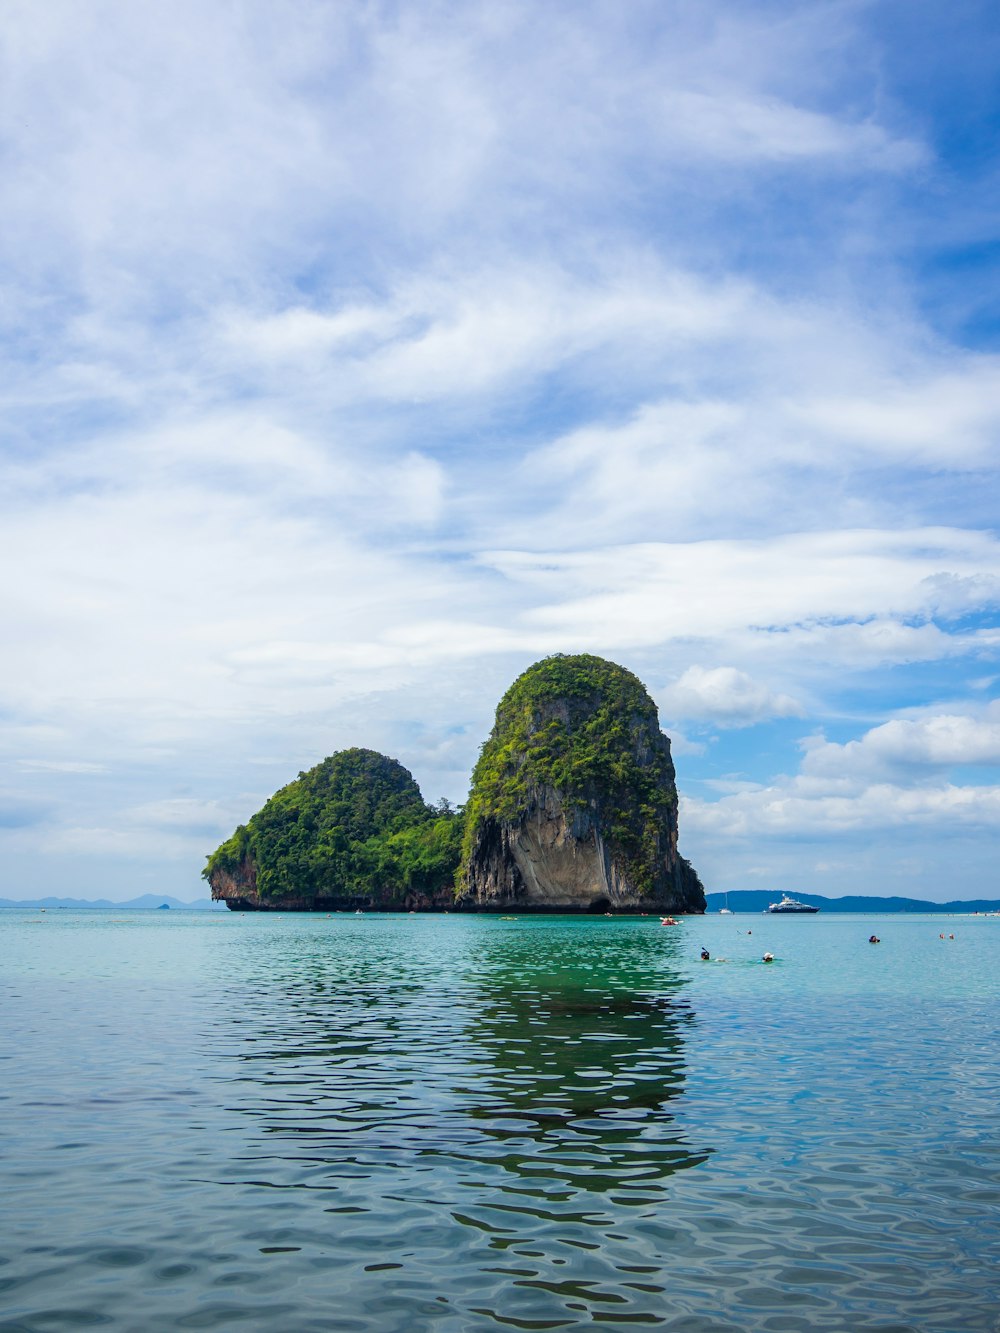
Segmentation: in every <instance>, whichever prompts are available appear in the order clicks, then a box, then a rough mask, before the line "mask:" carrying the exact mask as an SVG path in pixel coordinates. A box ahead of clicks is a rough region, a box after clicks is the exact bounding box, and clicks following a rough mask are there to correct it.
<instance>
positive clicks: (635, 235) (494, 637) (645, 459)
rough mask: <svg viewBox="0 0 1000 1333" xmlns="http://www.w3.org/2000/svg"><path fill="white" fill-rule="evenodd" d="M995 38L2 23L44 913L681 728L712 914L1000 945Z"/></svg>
mask: <svg viewBox="0 0 1000 1333" xmlns="http://www.w3.org/2000/svg"><path fill="white" fill-rule="evenodd" d="M997 68H1000V12H998V11H997V8H996V6H995V4H994V3H993V0H949V2H948V3H947V4H946V3H944V0H870V2H867V3H866V2H865V0H811V2H810V3H790V2H789V0H732V2H731V3H730V0H629V3H627V4H622V3H621V0H611V2H609V3H594V2H591V0H574V2H573V3H560V0H553V2H552V3H547V4H545V5H538V4H537V3H521V0H488V3H486V2H477V0H463V2H462V3H444V2H441V3H439V2H438V0H420V3H416V2H415V0H413V2H409V3H407V2H403V3H377V2H372V3H366V2H365V0H357V2H356V3H350V2H348V3H339V2H333V0H297V2H296V3H294V4H290V5H275V4H273V3H270V0H227V2H226V3H220V4H215V5H205V4H203V3H201V0H171V3H170V4H166V3H158V2H157V0H154V2H153V3H150V4H144V5H135V4H133V3H131V2H130V0H90V2H89V3H88V4H86V5H81V4H79V3H76V0H46V3H45V4H44V5H39V4H37V3H36V0H6V3H5V5H4V22H3V25H2V29H0V108H2V113H0V194H2V217H3V225H2V226H0V358H2V379H0V393H2V396H3V411H2V423H3V435H2V446H0V449H2V452H0V471H2V485H0V506H2V510H0V544H2V549H3V559H4V565H5V568H6V574H5V577H4V578H3V580H2V581H0V599H2V607H0V618H2V627H3V633H2V636H0V640H2V647H0V653H2V656H0V721H2V732H0V897H7V898H14V899H26V898H34V897H38V896H42V895H44V894H62V895H67V896H75V897H107V898H111V899H113V900H118V901H122V900H125V899H128V898H130V897H133V896H136V895H138V894H140V893H147V892H154V893H163V894H172V895H175V896H176V897H179V898H181V899H184V900H190V899H194V898H198V897H202V896H204V894H205V893H206V892H207V889H206V886H205V885H204V883H203V881H202V880H201V879H200V873H201V869H202V867H203V865H204V861H205V857H206V855H207V854H208V853H209V852H210V851H211V850H212V849H213V848H214V847H215V846H216V845H217V844H218V842H220V841H221V840H222V839H223V838H224V837H226V836H228V834H229V833H230V832H231V831H232V829H233V828H234V827H235V825H236V824H237V823H239V822H244V821H245V820H246V819H247V818H248V817H249V816H250V815H251V814H252V813H253V812H254V811H255V810H256V809H258V808H259V807H260V806H261V805H262V804H263V802H264V800H265V799H266V798H267V797H268V796H269V795H270V794H271V793H272V792H273V791H275V790H276V789H277V788H278V787H280V786H282V785H284V784H285V783H286V782H288V781H290V780H291V779H293V778H294V777H295V776H296V775H297V774H298V773H299V772H300V771H301V770H304V769H307V768H309V767H311V766H312V765H313V764H314V763H316V762H318V761H319V760H320V759H321V758H323V757H324V756H326V755H328V754H331V753H333V752H334V751H336V750H340V749H344V748H346V747H348V746H354V745H364V746H368V747H370V748H372V749H376V750H380V751H382V752H384V753H386V754H389V755H392V756H393V757H395V758H397V759H398V760H399V761H400V762H401V763H403V764H404V765H405V766H406V767H407V768H408V769H410V770H411V772H412V773H413V775H414V777H415V778H416V779H417V781H418V782H419V784H420V787H421V790H422V791H423V793H424V796H425V798H426V799H427V800H429V801H436V800H437V799H438V798H439V797H441V796H446V797H448V798H449V799H450V800H452V801H455V802H461V801H462V800H463V799H464V797H465V795H466V793H467V790H468V783H469V776H470V773H471V769H472V766H473V764H474V762H475V759H476V756H477V754H478V750H479V746H480V744H481V743H482V741H483V740H484V739H485V737H486V735H487V734H488V732H489V729H490V726H491V725H492V720H493V712H494V709H495V707H496V704H497V701H498V700H499V698H500V696H501V695H502V694H503V692H504V690H505V689H506V688H507V686H508V685H509V684H510V682H511V681H512V680H513V679H514V678H515V677H516V676H517V675H518V674H519V673H520V672H521V671H523V670H524V669H525V668H526V667H527V666H529V665H530V664H531V663H532V662H534V661H536V660H537V659H538V658H540V657H543V656H545V655H546V654H549V653H553V652H589V653H597V654H600V655H602V656H604V657H608V658H611V659H612V660H614V661H616V662H619V663H621V664H622V665H624V666H626V667H628V668H629V669H631V670H632V671H634V672H635V673H636V674H637V675H638V676H639V677H640V679H641V680H642V681H643V682H644V683H645V685H646V686H647V688H648V689H649V691H650V693H651V695H652V696H653V698H654V699H655V700H656V703H657V705H658V707H659V710H660V717H661V723H662V726H663V728H664V730H665V731H666V732H667V734H668V735H669V736H670V737H671V740H672V744H673V754H674V760H675V764H676V767H677V774H678V788H679V792H680V803H681V808H680V845H681V850H682V852H683V853H684V854H685V855H686V856H688V857H689V858H690V859H691V861H692V862H693V863H694V865H695V867H696V868H697V870H698V871H699V872H700V874H701V876H702V878H703V880H704V882H705V885H706V888H707V889H708V890H709V891H716V892H719V891H730V890H738V889H746V888H753V889H760V888H765V889H771V890H774V891H776V892H777V891H779V890H781V891H791V892H795V891H801V892H809V893H818V894H824V895H827V896H830V897H837V896H840V895H842V894H848V893H864V894H903V895H906V896H910V897H918V898H925V899H929V900H937V901H945V900H948V899H954V898H972V897H982V896H989V897H995V896H1000V883H998V874H997V864H998V838H997V830H998V825H1000V690H998V681H1000V666H998V657H1000V619H998V614H997V611H998V601H1000V540H998V533H997V525H998V497H1000V487H998V484H997V482H998V477H997V472H998V466H1000V454H998V441H1000V225H998V218H1000V164H998V156H997V144H998V142H1000V89H998V86H997V83H996V77H995V73H996V70H997Z"/></svg>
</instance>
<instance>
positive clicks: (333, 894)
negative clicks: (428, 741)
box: [202, 749, 463, 901]
mask: <svg viewBox="0 0 1000 1333" xmlns="http://www.w3.org/2000/svg"><path fill="white" fill-rule="evenodd" d="M462 823H463V821H462V817H461V813H460V812H455V811H452V810H451V809H450V808H449V807H448V806H447V803H446V802H445V803H442V804H441V805H440V806H439V807H436V808H435V807H432V806H428V805H427V804H425V802H424V800H423V797H422V796H421V794H420V788H419V787H418V786H417V784H416V782H414V780H413V777H412V776H411V774H410V773H409V772H407V770H406V769H405V768H403V766H402V765H401V764H399V763H397V762H396V760H394V759H388V758H386V756H385V755H381V754H376V753H375V752H374V751H373V750H364V749H352V750H342V751H340V752H339V753H338V754H335V755H332V756H331V757H330V758H329V759H324V760H323V762H322V763H321V764H317V765H316V767H315V768H312V769H310V770H309V771H308V772H307V773H300V774H299V776H298V778H297V779H296V780H295V781H294V782H290V783H289V784H288V786H286V787H282V788H281V790H280V791H278V792H276V793H275V795H274V796H272V797H271V799H270V800H269V801H268V802H267V803H266V804H265V805H264V807H263V808H262V809H261V810H259V811H258V812H257V814H255V815H254V816H253V817H252V818H251V819H250V821H249V822H248V823H247V824H245V825H244V824H241V825H240V826H239V828H237V830H236V832H235V833H234V834H233V835H232V837H230V838H229V839H227V841H226V842H224V843H223V844H222V846H221V847H218V848H217V849H216V850H215V851H214V852H213V853H212V855H211V856H210V857H209V858H208V864H207V865H206V867H205V869H204V871H203V872H202V873H203V875H204V877H205V878H206V879H207V880H209V881H210V883H212V885H213V888H214V887H215V884H216V882H217V881H218V880H221V879H222V878H223V877H226V876H229V877H232V878H233V879H235V880H237V881H239V882H243V883H253V884H255V890H254V891H255V893H256V896H257V897H259V898H260V899H261V900H271V901H274V900H280V899H282V898H286V897H288V898H294V899H296V900H300V901H301V900H305V901H315V900H317V899H325V900H330V899H345V898H350V899H354V898H359V897H365V896H373V897H377V898H378V899H379V900H380V901H385V900H386V899H388V900H392V899H398V900H400V901H401V900H402V899H403V898H404V897H405V896H406V895H407V894H416V895H425V894H433V893H436V892H437V893H439V892H440V891H441V890H442V889H444V888H447V889H450V888H451V886H452V884H453V882H454V876H455V870H456V867H457V865H458V859H459V852H460V846H461V837H462Z"/></svg>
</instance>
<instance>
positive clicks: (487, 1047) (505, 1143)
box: [465, 923, 708, 1212]
mask: <svg viewBox="0 0 1000 1333" xmlns="http://www.w3.org/2000/svg"><path fill="white" fill-rule="evenodd" d="M519 925H520V923H513V924H512V925H511V926H510V927H509V928H507V929H506V930H503V929H502V928H501V931H500V932H498V934H497V935H496V936H495V937H494V938H493V939H491V940H489V941H488V942H486V943H485V945H484V948H483V950H482V952H481V955H480V957H479V959H478V960H477V969H476V970H477V976H476V981H477V986H478V988H479V991H480V996H481V999H480V1002H479V1004H477V1005H475V1006H474V1012H475V1015H476V1016H475V1019H474V1020H473V1022H471V1023H470V1024H469V1025H468V1026H467V1028H466V1031H465V1037H466V1040H467V1043H468V1048H469V1054H470V1056H472V1058H473V1060H474V1062H475V1064H476V1066H477V1072H478V1077H477V1079H476V1081H475V1084H474V1086H473V1087H472V1088H470V1089H469V1092H470V1093H472V1094H473V1097H474V1101H475V1104H474V1105H472V1106H470V1107H469V1108H468V1109H469V1114H470V1115H471V1116H472V1117H473V1118H474V1120H475V1122H476V1123H477V1124H478V1126H479V1129H480V1130H481V1132H482V1136H483V1140H482V1141H481V1142H480V1143H479V1145H478V1149H477V1154H476V1155H477V1157H479V1158H480V1159H482V1158H484V1157H488V1158H489V1160H491V1161H492V1162H493V1163H494V1164H495V1165H498V1166H501V1167H502V1168H503V1171H504V1172H505V1173H506V1174H507V1175H508V1176H512V1177H516V1183H515V1182H508V1183H506V1184H504V1185H502V1186H501V1188H502V1189H503V1191H504V1192H505V1193H510V1194H518V1195H522V1196H524V1195H528V1196H532V1197H533V1198H535V1199H536V1200H537V1202H538V1203H539V1204H542V1205H543V1206H544V1201H548V1203H549V1204H551V1205H555V1206H556V1207H557V1210H558V1211H560V1212H561V1211H562V1208H563V1207H565V1205H566V1204H567V1203H568V1202H570V1201H571V1199H572V1198H573V1196H575V1195H576V1194H577V1192H578V1191H586V1192H587V1193H588V1194H590V1195H593V1194H594V1193H595V1192H596V1193H602V1194H605V1195H607V1196H609V1201H610V1202H613V1203H614V1204H616V1205H619V1206H621V1205H626V1206H627V1205H629V1204H634V1205H649V1204H651V1203H653V1202H655V1201H656V1200H657V1199H659V1198H661V1197H663V1183H664V1181H665V1180H666V1178H667V1177H669V1176H670V1175H672V1174H673V1173H674V1172H676V1171H679V1170H682V1169H684V1168H685V1167H690V1166H696V1165H698V1164H699V1163H701V1162H703V1161H705V1159H706V1158H707V1156H708V1150H705V1149H702V1150H696V1149H694V1148H692V1147H691V1146H690V1145H689V1144H688V1143H687V1141H686V1137H685V1133H684V1132H683V1130H682V1129H680V1128H679V1127H678V1125H677V1124H676V1122H675V1120H674V1118H673V1116H672V1115H671V1112H670V1109H669V1107H670V1102H671V1100H672V1099H674V1098H676V1097H678V1096H679V1095H680V1094H681V1092H682V1090H683V1083H684V1063H683V1034H684V1029H685V1027H687V1026H689V1025H690V1023H691V1022H692V1021H693V1016H692V1014H691V1011H690V1010H689V1009H688V1007H687V1006H686V1004H685V1003H684V1002H683V1001H682V1000H681V999H680V998H679V994H680V989H681V985H682V983H681V981H680V979H679V977H678V975H677V972H676V970H675V969H674V968H673V967H672V966H671V962H670V956H671V953H672V948H671V944H670V942H668V941H666V940H664V939H663V936H662V935H655V934H653V933H652V932H650V933H649V935H646V934H645V932H643V933H641V934H640V933H638V932H634V931H630V932H628V933H627V935H626V934H624V933H623V934H622V935H620V936H618V937H617V938H616V935H617V932H614V933H612V932H610V931H607V932H606V931H595V930H592V929H591V930H573V931H565V930H555V929H553V930H550V931H549V930H545V929H544V928H542V929H538V928H537V926H534V925H533V924H532V925H529V924H528V923H525V925H524V927H522V928H520V929H519ZM487 1142H488V1143H489V1144H490V1148H489V1151H488V1152H485V1151H484V1149H485V1147H486V1143H487ZM512 1202H513V1201H512ZM579 1202H580V1201H579V1200H578V1204H579ZM593 1203H594V1200H593V1199H591V1200H590V1202H589V1203H588V1204H587V1207H586V1209H585V1211H589V1210H590V1208H591V1207H592V1206H593ZM560 1205H561V1207H560Z"/></svg>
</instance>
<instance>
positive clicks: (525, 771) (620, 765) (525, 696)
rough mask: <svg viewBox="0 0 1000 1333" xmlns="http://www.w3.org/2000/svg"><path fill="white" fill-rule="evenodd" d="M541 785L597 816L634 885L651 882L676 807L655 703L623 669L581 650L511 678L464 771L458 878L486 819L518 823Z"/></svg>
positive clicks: (644, 889) (642, 888)
mask: <svg viewBox="0 0 1000 1333" xmlns="http://www.w3.org/2000/svg"><path fill="white" fill-rule="evenodd" d="M544 789H549V790H551V791H553V792H555V793H556V794H557V795H558V797H559V799H560V801H561V803H562V806H563V808H564V809H565V810H567V811H568V812H573V811H580V812H583V811H589V812H590V813H591V814H592V815H593V816H595V818H596V819H597V820H598V822H599V823H600V826H601V828H602V830H603V835H604V837H605V840H606V842H607V845H608V847H609V849H610V850H611V852H612V854H613V855H615V857H616V858H617V859H618V860H619V861H620V863H621V864H622V865H623V867H625V868H626V870H627V873H628V878H629V880H630V882H631V883H632V885H633V886H634V888H635V890H636V891H637V892H639V893H648V892H651V891H652V889H653V887H654V884H655V883H656V880H657V875H658V873H662V871H660V870H659V868H658V867H659V865H660V863H661V862H662V859H663V854H664V848H663V832H664V827H665V818H664V816H665V812H666V810H667V809H668V808H669V807H674V808H675V807H676V789H675V786H674V766H673V763H672V762H671V759H670V746H669V742H668V741H667V739H666V737H665V736H663V734H662V733H661V732H660V728H659V719H658V717H657V712H656V706H655V704H654V703H653V701H652V699H651V698H650V697H649V695H648V693H647V692H646V689H645V687H644V686H643V684H642V682H641V681H640V680H639V679H638V677H636V676H634V675H633V674H632V672H631V671H627V670H625V668H624V667H620V666H617V665H616V664H615V663H614V662H609V661H606V660H605V659H604V658H601V657H594V656H592V655H590V654H588V653H582V654H577V655H572V656H570V655H563V654H556V655H554V656H552V657H547V658H544V659H543V660H542V661H540V662H536V663H535V665H534V666H532V667H529V669H528V670H527V671H525V672H524V674H523V675H521V676H519V677H518V679H517V680H516V681H515V682H514V684H513V685H512V686H511V687H510V689H509V690H508V691H507V693H506V694H505V695H504V697H503V699H502V700H501V702H500V705H499V707H498V708H497V714H496V724H495V726H494V728H493V731H492V733H491V735H490V737H489V739H488V740H487V741H486V743H485V744H484V745H483V747H482V751H481V753H480V756H479V761H478V763H477V764H476V767H475V771H474V773H473V777H472V791H471V793H470V796H469V800H468V804H467V806H466V821H465V835H464V842H463V867H464V868H463V876H464V877H465V879H466V880H467V879H468V874H469V862H470V857H471V856H472V855H473V853H474V849H475V848H476V846H477V842H478V840H479V839H480V837H481V834H482V831H483V827H484V825H485V824H486V823H487V821H491V820H492V821H495V822H497V823H499V824H515V825H516V824H517V823H519V822H520V821H521V820H523V819H524V818H526V817H527V816H528V814H529V813H530V811H531V808H532V804H533V802H535V801H536V800H537V798H538V795H539V793H540V792H541V791H543V790H544ZM674 822H675V816H674Z"/></svg>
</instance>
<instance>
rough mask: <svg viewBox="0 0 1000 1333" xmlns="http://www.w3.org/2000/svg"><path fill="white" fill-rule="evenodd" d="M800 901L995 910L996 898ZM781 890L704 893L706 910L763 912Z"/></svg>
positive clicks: (851, 907)
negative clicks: (727, 909) (930, 901)
mask: <svg viewBox="0 0 1000 1333" xmlns="http://www.w3.org/2000/svg"><path fill="white" fill-rule="evenodd" d="M793 896H794V897H795V898H797V899H798V901H799V902H800V903H809V904H810V905H811V906H813V907H818V908H820V910H821V911H823V912H879V913H886V912H997V911H1000V898H968V899H955V900H954V901H953V902H948V903H929V902H925V901H924V900H923V899H922V898H869V897H862V896H861V895H860V894H851V895H850V896H848V897H846V898H822V897H820V896H819V894H816V893H795V894H794V895H793ZM780 898H781V893H779V892H775V890H774V889H770V890H768V889H738V890H736V891H735V892H734V893H706V895H705V901H706V903H707V904H708V911H709V912H717V911H718V910H719V908H720V907H728V908H729V910H730V911H731V912H764V911H766V910H767V907H768V905H769V904H770V903H774V902H777V901H778V900H779V899H780Z"/></svg>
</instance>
